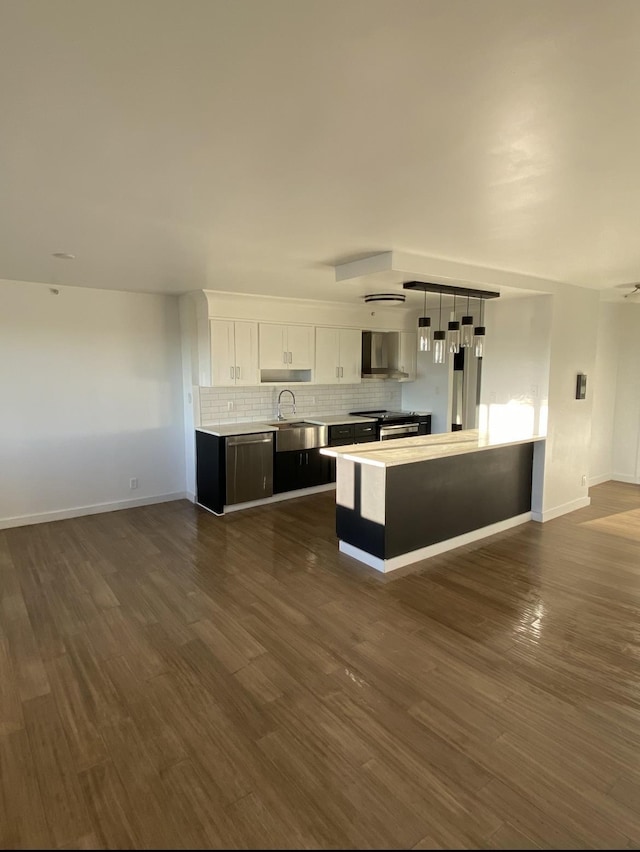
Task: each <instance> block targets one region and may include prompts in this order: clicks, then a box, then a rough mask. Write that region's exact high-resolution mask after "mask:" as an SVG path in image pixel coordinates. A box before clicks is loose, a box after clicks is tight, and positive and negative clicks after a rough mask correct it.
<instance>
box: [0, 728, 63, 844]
mask: <svg viewBox="0 0 640 852" xmlns="http://www.w3.org/2000/svg"><path fill="white" fill-rule="evenodd" d="M0 790H1V791H2V794H1V795H0V848H2V849H46V848H48V847H49V846H50V845H51V842H52V835H51V832H50V831H49V827H48V825H47V821H46V819H45V814H44V808H43V805H42V797H41V795H40V787H39V786H38V779H37V773H36V766H35V763H34V760H33V755H32V753H31V749H30V747H29V740H28V737H27V733H26V731H17V732H15V733H12V734H3V735H2V736H0Z"/></svg>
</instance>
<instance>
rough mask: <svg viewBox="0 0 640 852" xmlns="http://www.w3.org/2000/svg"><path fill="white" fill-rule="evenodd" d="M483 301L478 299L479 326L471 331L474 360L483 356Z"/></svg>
mask: <svg viewBox="0 0 640 852" xmlns="http://www.w3.org/2000/svg"><path fill="white" fill-rule="evenodd" d="M485 331H486V329H485V327H484V299H483V298H480V325H477V326H476V327H475V328H474V329H473V345H474V347H475V355H476V358H482V356H483V355H484V336H485Z"/></svg>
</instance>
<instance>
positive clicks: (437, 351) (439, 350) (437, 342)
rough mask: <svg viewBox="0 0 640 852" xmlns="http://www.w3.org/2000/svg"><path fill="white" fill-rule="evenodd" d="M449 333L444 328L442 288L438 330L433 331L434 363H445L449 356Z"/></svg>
mask: <svg viewBox="0 0 640 852" xmlns="http://www.w3.org/2000/svg"><path fill="white" fill-rule="evenodd" d="M446 341H447V335H446V333H445V332H444V331H443V329H442V290H441V291H440V309H439V314H438V330H437V331H434V333H433V363H434V364H444V363H445V361H446V358H447V347H446Z"/></svg>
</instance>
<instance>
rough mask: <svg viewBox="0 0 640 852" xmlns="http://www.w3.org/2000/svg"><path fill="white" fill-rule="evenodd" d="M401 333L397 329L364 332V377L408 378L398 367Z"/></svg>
mask: <svg viewBox="0 0 640 852" xmlns="http://www.w3.org/2000/svg"><path fill="white" fill-rule="evenodd" d="M399 346H400V334H399V333H398V332H397V331H363V332H362V378H363V379H406V378H408V376H409V374H408V373H403V372H402V371H401V370H399V369H398V353H399Z"/></svg>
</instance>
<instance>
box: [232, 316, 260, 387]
mask: <svg viewBox="0 0 640 852" xmlns="http://www.w3.org/2000/svg"><path fill="white" fill-rule="evenodd" d="M235 337H236V360H235V373H236V384H237V385H257V384H259V378H258V323H257V322H237V323H235Z"/></svg>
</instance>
